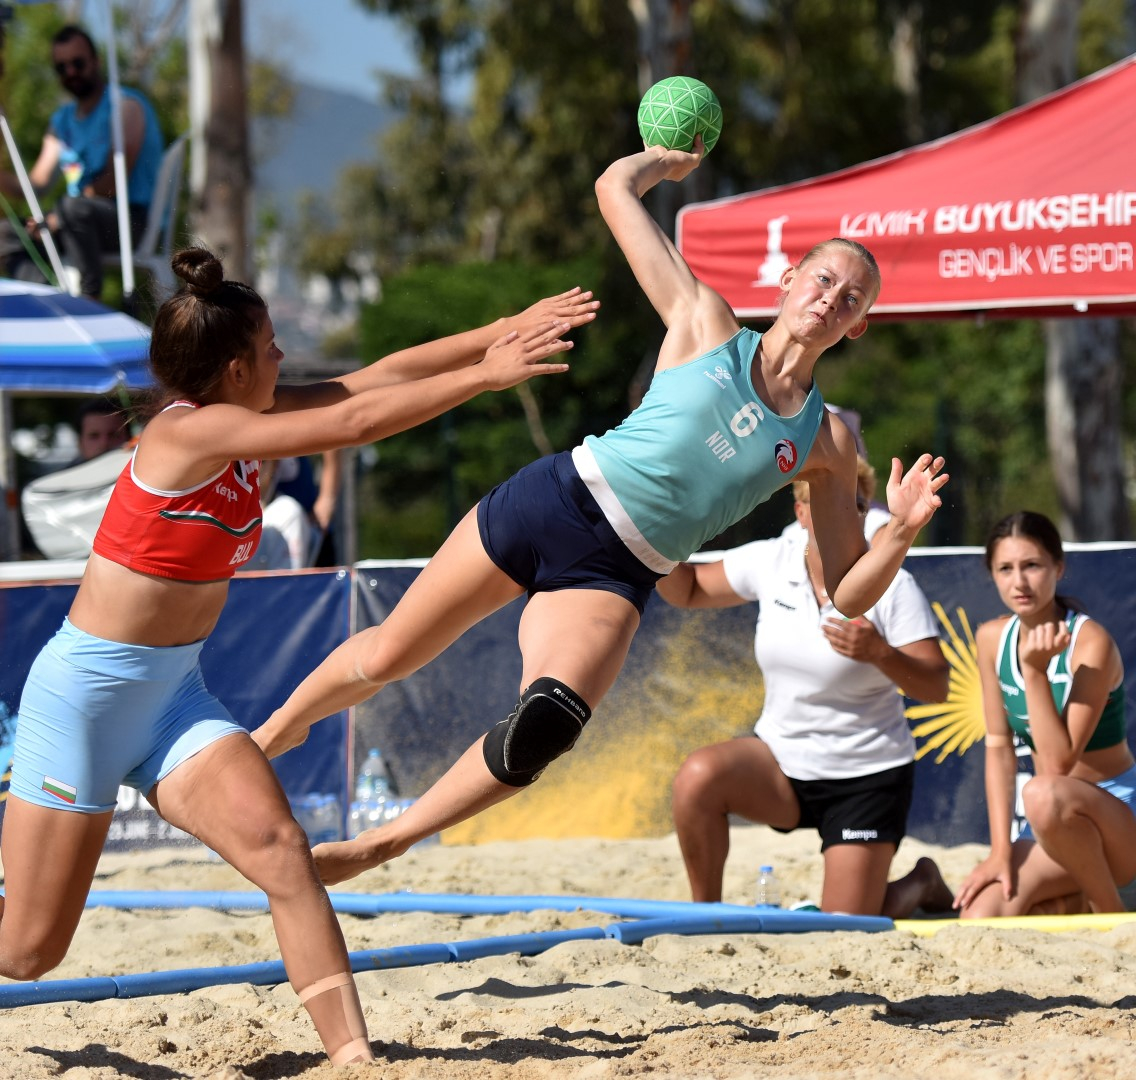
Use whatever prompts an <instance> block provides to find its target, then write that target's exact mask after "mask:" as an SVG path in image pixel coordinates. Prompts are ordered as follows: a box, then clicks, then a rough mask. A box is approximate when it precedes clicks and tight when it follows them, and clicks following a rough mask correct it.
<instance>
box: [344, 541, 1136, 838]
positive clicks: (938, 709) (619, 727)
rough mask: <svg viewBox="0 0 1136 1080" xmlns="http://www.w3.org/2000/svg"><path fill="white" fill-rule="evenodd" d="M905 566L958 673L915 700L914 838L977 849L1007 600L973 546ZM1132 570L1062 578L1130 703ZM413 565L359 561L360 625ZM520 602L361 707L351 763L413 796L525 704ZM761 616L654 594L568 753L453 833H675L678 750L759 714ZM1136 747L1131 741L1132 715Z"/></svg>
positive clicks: (1100, 550) (1084, 551)
mask: <svg viewBox="0 0 1136 1080" xmlns="http://www.w3.org/2000/svg"><path fill="white" fill-rule="evenodd" d="M906 565H907V568H908V569H909V570H910V571H911V572H912V574H914V576H915V578H916V579H917V580H918V582H919V584H920V586H921V587H922V588H923V590H924V592H925V593H926V595H927V597H928V599H929V600H930V601H931V602H932V604H933V605H934V607H935V610H936V613H937V614H938V616H939V620H940V633H941V641H942V644H943V648H944V651H945V652H946V654H947V656H948V659H949V660H950V663H951V670H952V678H951V693H950V697H949V699H948V700H947V701H946V702H945V703H942V704H939V705H933V706H921V705H917V704H915V703H909V704H910V706H911V707H910V708H909V710H908V715H909V719H910V722H911V725H912V729H913V731H914V733H915V736H916V742H917V745H918V748H919V749H918V753H919V759H918V762H917V767H916V792H915V801H914V805H913V807H912V812H911V816H910V819H909V831H910V833H911V835H912V836H915V837H917V838H918V839H921V840H924V841H927V842H929V843H938V844H959V843H971V842H977V843H983V842H986V840H987V822H986V810H985V791H984V780H983V753H982V737H983V733H984V730H985V727H984V723H983V718H982V702H981V696H980V692H979V687H978V676H977V668H976V664H975V655H974V631H975V629H976V628H977V626H978V624H979V623H981V622H983V621H984V620H986V619H989V618H992V617H994V616H996V615H998V614H1000V613H1001V611H1002V607H1001V604H1000V602H999V600H998V595H997V593H996V591H995V589H994V587H993V584H992V583H991V581H990V576H989V574H988V573H987V571H986V568H985V565H984V563H983V558H982V553H981V551H980V550H978V549H964V550H951V551H935V550H929V549H926V550H923V551H919V552H917V553H913V555H912V557H911V558H909V559H908V560H907V563H906ZM1134 568H1136V546H1134V545H1131V544H1128V545H1071V546H1070V550H1069V551H1068V555H1067V569H1066V575H1065V578H1064V580H1063V581H1062V584H1061V589H1062V591H1063V592H1064V593H1067V594H1068V595H1070V596H1074V597H1077V598H1078V599H1080V600H1081V601H1082V602H1083V603H1084V605H1085V607H1086V609H1087V610H1088V611H1089V612H1090V613H1091V614H1092V615H1093V617H1094V618H1096V619H1098V620H1099V621H1100V622H1101V623H1102V624H1103V625H1104V626H1105V627H1106V628H1107V629H1108V630H1109V631H1110V632H1111V633H1112V634H1113V636H1114V637H1115V638H1116V640H1117V643H1118V645H1119V647H1120V650H1121V654H1122V656H1123V657H1124V660H1125V670H1126V679H1127V682H1128V694H1129V700H1136V598H1134V595H1133V590H1131V589H1129V588H1126V587H1122V583H1124V582H1127V581H1129V580H1132V577H1133V569H1134ZM417 573H418V570H417V568H416V567H412V566H398V567H391V566H382V567H378V566H376V567H371V568H369V569H360V572H359V574H358V577H357V585H356V588H357V597H358V617H357V624H358V625H359V626H363V625H368V624H371V625H374V624H377V623H379V622H381V621H382V620H383V619H384V618H385V617H386V615H387V614H388V613H389V611H390V610H391V609H392V608H393V606H394V604H395V603H397V601H398V599H399V597H400V596H401V595H402V593H403V592H404V591H405V589H406V588H407V586H408V585H409V584H410V582H411V581H412V580H413V579H414V577H415V576H416V574H417ZM522 610H523V607H522V602H521V601H517V602H515V603H513V604H510V605H509V606H508V607H506V608H505V609H503V610H502V611H500V612H498V613H497V614H496V615H494V616H493V617H491V618H490V619H487V620H486V621H485V622H483V623H481V624H480V625H479V626H477V627H474V628H473V629H472V630H470V631H469V632H467V633H466V634H465V635H464V636H463V637H462V638H461V639H460V640H459V641H458V642H457V643H455V644H454V645H453V646H451V647H450V648H449V649H448V650H446V652H445V653H443V655H442V656H441V657H439V658H438V659H437V660H435V661H433V662H432V663H430V664H429V665H427V666H426V667H425V668H424V669H423V670H422V671H421V672H419V673H418V674H416V675H414V676H411V677H410V678H409V679H406V680H404V681H403V682H401V683H397V684H394V685H392V686H390V687H388V688H387V689H385V690H384V691H383V692H382V693H381V694H379V695H378V696H376V697H375V698H372V699H371V700H370V701H369V702H367V703H366V704H364V705H363V706H360V707H359V708H358V709H357V715H356V730H357V739H358V746H357V749H356V758H357V759H358V758H359V757H360V756H361V755H362V754H364V753H365V752H366V748H367V747H368V746H372V745H375V746H381V747H382V749H383V752H384V754H385V755H386V756H387V758H388V760H390V762H391V763H392V767H393V769H394V771H395V773H396V778H397V779H398V780H399V781H400V782H401V784H402V788H403V792H404V794H413V795H417V794H421V792H422V790H424V788H425V787H427V786H428V785H429V784H430V783H432V782H433V781H434V780H435V779H437V777H438V776H440V775H441V774H442V772H444V771H445V769H446V768H448V767H449V766H450V765H451V764H452V763H453V762H454V761H456V760H457V758H458V757H459V756H460V755H461V753H462V752H464V751H465V749H466V748H467V747H468V746H469V744H470V743H472V742H473V741H474V740H475V739H477V738H478V737H479V736H480V735H481V734H482V733H483V732H485V731H486V730H488V728H489V727H491V726H492V725H493V724H494V723H496V722H497V721H498V720H501V719H503V718H504V717H505V716H506V715H507V714H508V712H509V710H510V709H511V708H512V707H513V705H514V703H515V702H516V698H517V693H518V690H519V681H520V656H519V652H518V649H517V629H518V624H519V619H520V613H521V611H522ZM754 617H755V609H754V608H753V607H752V606H750V605H746V606H744V607H740V608H731V609H725V610H719V611H677V610H675V609H673V608H670V607H669V606H668V605H666V604H665V603H663V602H662V601H660V600H659V598H658V597H653V598H652V599H651V602H650V603H649V604H648V606H647V610H646V613H645V615H644V619H643V624H642V626H641V627H640V630H639V632H638V634H637V635H636V638H635V641H634V643H633V644H632V648H631V652H630V654H629V656H628V661H627V664H626V665H625V667H624V670H623V672H622V674H621V675H620V677H619V679H618V680H617V682H616V684H615V686H614V687H613V688H612V690H611V692H610V693H609V694H608V696H607V698H606V699H605V700H604V702H603V703H602V705H601V706H600V707H599V708H598V709H597V710H596V716H595V717H594V719H593V720H592V722H591V723H590V724H589V725H588V728H587V729H586V730H585V733H584V735H583V737H582V738H581V739H580V741H579V743H578V744H577V746H576V748H575V750H574V751H573V752H572V753H571V754H569V755H567V757H565V758H562V759H561V760H560V761H558V762H556V763H555V764H553V765H552V766H551V767H550V768H549V769H548V771H547V773H546V774H545V776H544V777H542V779H541V781H540V783H538V784H537V785H535V786H534V787H533V788H532V789H530V790H528V791H526V792H525V793H524V794H523V795H522V796H521V797H520V798H516V799H512V800H509V802H507V803H505V804H503V805H502V806H501V807H494V808H493V809H492V810H490V811H487V812H486V813H485V814H483V815H480V817H479V818H477V819H474V821H472V822H468V823H465V824H464V825H462V826H458V827H457V828H456V829H454V830H452V831H451V833H450V834H449V835H450V837H451V839H453V840H460V841H473V842H476V841H485V840H493V839H504V838H510V837H511V838H526V837H537V836H574V835H599V836H611V837H620V836H643V835H661V834H663V833H666V832H669V831H670V829H671V828H672V825H671V821H670V813H669V798H670V784H671V781H672V780H673V778H674V773H675V771H676V770H677V768H678V765H679V764H680V763H681V761H682V759H683V758H684V757H685V756H686V754H688V753H689V752H690V751H691V750H693V749H695V748H696V747H697V746H701V745H704V744H706V743H709V742H714V741H721V740H723V739H727V738H730V737H731V736H732V735H738V734H742V733H744V732H747V731H749V730H750V729H751V728H752V725H753V722H754V720H755V719H756V717H757V715H758V713H759V712H760V709H761V702H762V687H761V679H760V673H759V672H758V670H757V668H756V665H755V664H754V661H753V652H752V643H753V626H754ZM1129 741H1130V742H1133V743H1136V725H1134V724H1133V720H1132V717H1131V715H1130V717H1129ZM1023 764H1024V765H1025V764H1027V762H1026V761H1023Z"/></svg>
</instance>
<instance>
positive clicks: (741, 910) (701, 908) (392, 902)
mask: <svg viewBox="0 0 1136 1080" xmlns="http://www.w3.org/2000/svg"><path fill="white" fill-rule="evenodd" d="M329 896H330V899H331V903H332V906H333V907H334V909H335V910H336V911H337V912H339V914H341V915H359V916H368V915H385V914H390V913H392V912H401V911H425V912H430V913H432V914H435V915H447V914H457V915H509V914H512V913H513V912H517V911H581V910H583V911H599V912H603V913H604V914H606V915H618V916H620V917H622V918H627V919H643V918H656V917H663V916H667V915H691V914H706V915H714V914H721V913H722V912H731V911H732V912H736V913H738V914H752V913H753V911H754V908H752V907H748V906H747V905H744V904H699V903H692V902H690V901H687V900H637V899H634V898H631V897H613V896H563V895H561V896H477V895H473V894H463V893H416V892H395V893H330V894H329ZM86 906H87V907H89V908H94V907H109V908H125V909H131V908H137V909H139V910H143V909H149V908H158V909H160V908H187V907H204V908H211V909H213V910H217V911H267V910H268V897H266V896H265V895H264V893H261V892H209V891H200V892H198V891H193V890H183V891H180V892H148V891H146V890H133V891H129V890H126V891H116V890H113V889H108V890H95V891H92V892H91V893H90V894H88V896H87V903H86ZM846 917H847V918H852V917H853V916H846ZM887 929H889V930H890V929H891V927H890V925H889V926H888V927H887Z"/></svg>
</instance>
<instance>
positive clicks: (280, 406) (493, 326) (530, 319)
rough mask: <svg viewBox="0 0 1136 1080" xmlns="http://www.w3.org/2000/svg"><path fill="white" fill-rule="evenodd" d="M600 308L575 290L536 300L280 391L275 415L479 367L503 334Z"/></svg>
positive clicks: (584, 317)
mask: <svg viewBox="0 0 1136 1080" xmlns="http://www.w3.org/2000/svg"><path fill="white" fill-rule="evenodd" d="M599 307H600V302H599V301H598V300H596V299H595V298H594V297H593V295H592V293H591V292H588V291H586V290H584V289H581V288H579V287H577V288H575V289H569V290H568V291H567V292H562V293H559V294H558V295H556V296H548V297H545V298H544V299H543V300H538V301H537V302H536V303H535V304H532V305H531V306H530V307H527V308H526V309H525V310H524V311H522V312H520V313H519V314H517V315H513V316H510V317H508V318H504V319H498V320H496V322H492V323H488V324H486V325H485V326H481V327H478V328H477V329H476V330H467V331H464V332H463V333H460V334H451V335H450V336H449V337H444V338H439V339H438V340H437V341H428V342H426V343H425V344H423V345H416V346H414V347H413V348H409V349H401V350H400V351H398V352H395V353H391V354H390V355H389V356H385V357H383V358H382V359H381V360H377V361H376V362H375V363H373V364H369V365H367V367H365V368H361V369H360V370H359V371H352V372H350V373H349V374H347V375H344V376H342V377H340V378H338V379H329V380H328V381H327V382H323V383H316V384H312V385H309V386H294V387H280V388H279V389H278V391H277V403H276V406H275V409H274V411H276V412H284V411H289V410H292V409H307V408H313V407H317V406H319V405H325V404H330V403H331V402H333V401H340V400H342V399H343V398H345V397H349V396H353V395H355V394H363V393H366V392H367V391H369V390H375V389H379V388H381V387H385V386H396V385H398V384H400V383H407V382H417V381H419V380H421V379H429V378H433V377H434V376H437V375H442V374H446V373H448V372H457V371H461V370H462V369H464V368H469V367H473V366H474V365H476V364H479V363H481V361H482V360H484V359H485V357H486V354H487V352H488V350H489V349H490V348H491V347H492V346H493V345H494V344H495V343H497V342H499V341H500V340H501V339H502V338H503V337H505V336H506V335H507V334H521V335H525V334H528V333H530V332H531V331H533V330H534V329H536V328H537V327H541V326H547V325H549V324H550V323H559V324H566V327H567V330H572V329H575V328H576V327H579V326H585V325H586V324H587V323H590V322H591V321H592V320H593V319H595V317H596V312H597V311H598V310H599Z"/></svg>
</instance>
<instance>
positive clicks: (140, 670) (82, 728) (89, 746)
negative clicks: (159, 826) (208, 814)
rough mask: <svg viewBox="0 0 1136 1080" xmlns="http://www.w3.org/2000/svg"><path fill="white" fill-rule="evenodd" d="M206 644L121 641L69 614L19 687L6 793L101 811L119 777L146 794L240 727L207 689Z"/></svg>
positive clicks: (114, 798)
mask: <svg viewBox="0 0 1136 1080" xmlns="http://www.w3.org/2000/svg"><path fill="white" fill-rule="evenodd" d="M203 644H204V642H200V641H198V642H194V643H193V644H192V645H177V646H172V647H169V648H156V647H153V646H148V645H124V644H121V643H120V642H116V641H106V640H104V639H103V638H97V637H92V636H91V635H90V634H86V633H84V632H83V631H82V630H79V629H77V628H76V627H74V626H73V625H72V624H71V623H70V622H69V621H68V620H66V619H65V620H64V621H63V626H62V627H61V628H60V629H59V632H58V633H57V634H56V635H55V637H53V638H52V639H51V641H49V642H48V643H47V644H46V645H45V646H44V647H43V649H42V651H41V652H40V654H39V656H37V657H36V659H35V662H34V663H33V664H32V668H31V671H30V672H29V674H28V681H27V683H26V684H25V686H24V693H23V697H22V698H21V700H20V713H19V718H18V720H17V722H16V744H15V751H14V754H13V757H12V787H11V793H12V794H13V795H16V796H18V797H19V798H21V799H23V800H24V801H25V802H30V803H36V804H37V805H39V806H50V807H54V808H55V809H60V810H74V811H78V812H80V813H84V814H98V813H103V812H105V811H107V810H112V809H114V805H115V803H116V801H117V797H118V787H119V785H120V784H127V785H128V786H130V787H133V788H137V789H138V790H139V791H140V792H142V794H143V795H145V794H148V793H149V791H150V789H151V788H153V786H154V785H155V784H156V783H157V782H158V781H159V780H161V779H162V778H163V777H164V776H166V775H168V774H169V773H170V772H171V771H172V770H173V769H175V768H176V767H177V766H178V765H180V764H181V763H182V762H183V761H186V760H188V759H189V758H191V757H193V755H194V754H196V753H198V752H199V751H200V750H202V749H204V748H205V747H206V746H208V745H209V744H210V743H212V742H215V741H216V740H217V739H220V738H223V737H224V736H226V735H232V734H234V733H236V732H240V731H244V728H242V727H241V726H240V725H239V724H237V723H236V722H235V721H234V720H233V718H232V716H230V715H229V711H228V710H227V709H226V708H225V706H224V705H222V704H221V703H220V702H219V701H218V700H217V699H216V698H215V697H214V696H213V695H212V694H211V693H210V692H209V691H208V690H207V689H206V688H205V681H204V679H203V678H202V675H201V668H200V666H199V665H198V659H199V657H200V655H201V648H202V645H203Z"/></svg>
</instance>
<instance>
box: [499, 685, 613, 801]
mask: <svg viewBox="0 0 1136 1080" xmlns="http://www.w3.org/2000/svg"><path fill="white" fill-rule="evenodd" d="M591 715H592V710H591V709H590V708H588V706H587V705H586V704H585V703H584V700H583V698H581V697H580V695H579V694H577V693H576V692H575V691H574V690H572V689H571V688H570V687H567V686H565V685H564V684H563V683H562V682H560V680H559V679H553V678H550V677H548V676H542V677H541V678H539V679H536V680H535V681H534V682H533V684H532V686H530V687H529V688H528V689H527V690H525V692H524V693H523V694H522V695H521V700H520V701H518V702H517V707H516V708H515V709H514V710H513V711H512V712H511V713H510V714H509V716H508V718H507V719H505V720H502V721H501V722H500V723H499V724H497V725H496V727H493V728H491V729H490V730H489V732H488V733H487V734H486V736H485V745H484V748H483V753H484V755H485V764H486V765H487V766H488V767H489V771H490V772H491V773H492V774H493V775H494V776H495V777H496V778H497V779H498V780H500V781H501V783H502V784H510V785H511V786H513V787H528V785H529V784H531V783H533V781H534V780H536V778H537V777H538V776H540V774H541V773H542V772H544V770H545V769H546V768H547V767H548V765H550V764H551V763H552V762H553V761H555V760H556V759H557V758H558V757H560V755H561V754H566V753H567V752H568V751H569V750H571V749H572V747H573V746H574V745H575V743H576V740H577V739H578V738H579V737H580V732H582V731H583V730H584V725H585V724H586V723H587V722H588V720H589V719H590V718H591Z"/></svg>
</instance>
